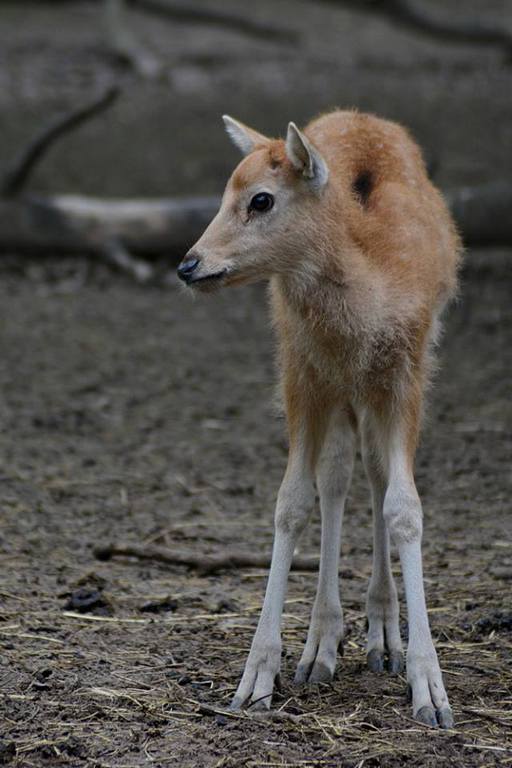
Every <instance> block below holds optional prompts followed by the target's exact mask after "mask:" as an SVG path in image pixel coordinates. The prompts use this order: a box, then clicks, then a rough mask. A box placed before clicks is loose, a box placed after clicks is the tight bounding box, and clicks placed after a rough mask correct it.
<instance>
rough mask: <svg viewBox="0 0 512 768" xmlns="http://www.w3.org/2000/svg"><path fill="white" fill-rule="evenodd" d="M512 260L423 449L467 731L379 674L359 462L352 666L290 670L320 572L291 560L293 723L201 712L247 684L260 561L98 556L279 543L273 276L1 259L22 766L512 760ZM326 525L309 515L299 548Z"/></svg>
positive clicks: (456, 335) (8, 676)
mask: <svg viewBox="0 0 512 768" xmlns="http://www.w3.org/2000/svg"><path fill="white" fill-rule="evenodd" d="M509 258H510V257H509V255H507V254H504V255H503V254H500V253H489V252H488V253H485V254H480V255H478V254H474V255H473V257H472V259H473V261H472V268H471V274H470V278H468V279H467V281H466V285H465V287H464V290H463V294H462V295H463V298H462V300H461V302H460V304H459V305H458V306H457V307H456V308H455V309H454V310H452V313H451V316H450V317H449V318H448V322H447V327H448V330H447V334H446V338H445V340H444V342H443V344H442V350H441V362H442V369H441V370H442V372H441V374H440V377H439V381H438V382H437V386H436V387H435V390H434V394H433V395H432V403H431V407H430V417H429V420H428V423H427V425H426V428H425V435H424V440H423V443H422V447H421V450H420V453H419V457H418V470H417V477H418V484H419V488H420V492H421V494H422V497H423V501H424V506H425V544H424V551H425V573H426V585H427V596H428V602H429V606H430V617H431V621H432V625H433V632H434V636H435V638H436V642H437V648H438V651H439V654H440V659H441V665H442V668H443V670H444V672H445V676H446V683H447V687H448V690H449V693H450V696H451V700H452V703H453V707H454V711H455V715H456V718H457V730H456V731H455V732H451V733H441V732H432V731H430V730H427V729H425V728H424V727H422V726H420V725H418V724H415V723H414V722H413V721H412V720H411V719H410V710H409V705H408V703H407V701H406V696H405V681H404V679H402V678H392V677H390V676H388V675H381V676H374V675H372V674H371V673H370V672H369V671H367V670H366V668H365V658H364V641H365V618H364V597H365V589H366V584H367V581H368V577H369V574H370V560H371V525H370V511H369V507H368V493H367V488H366V484H365V481H364V479H363V475H362V471H361V467H360V466H359V467H358V471H357V474H356V478H355V482H354V487H353V491H352V493H351V496H350V501H349V504H348V510H347V514H346V523H345V530H344V536H343V545H342V593H343V602H344V608H345V618H346V624H347V640H346V650H345V657H344V658H343V660H340V664H339V671H338V675H337V679H336V681H335V682H334V683H333V684H332V685H321V686H313V687H312V688H310V689H308V690H297V689H295V688H294V687H293V686H292V684H291V677H292V674H293V668H294V664H296V662H297V661H298V658H299V656H300V651H301V645H302V643H303V641H304V639H305V634H306V630H307V622H308V614H309V611H310V608H311V604H312V599H313V596H314V589H315V575H314V574H312V573H294V574H293V575H292V576H291V580H290V592H289V597H288V601H287V604H286V609H285V610H286V615H285V621H284V654H283V668H284V670H283V671H284V674H283V686H284V687H283V691H282V693H281V694H279V695H277V696H276V700H275V708H276V709H277V710H278V711H280V712H285V713H290V714H291V715H293V716H294V717H293V718H290V719H284V718H285V716H284V715H283V716H282V717H281V719H277V720H268V719H263V720H262V719H259V718H258V717H257V716H256V715H251V714H250V712H249V713H248V714H242V715H219V714H216V713H215V712H211V711H209V710H207V709H202V707H203V706H206V707H211V708H219V709H221V708H223V707H224V706H226V705H227V703H228V702H229V699H230V696H231V694H232V693H233V690H234V687H235V686H236V683H237V679H238V677H239V675H240V672H241V670H242V666H243V662H244V658H245V655H246V652H247V650H248V648H249V645H250V641H251V634H252V631H253V629H254V626H255V623H256V620H257V615H258V610H259V606H260V602H261V597H262V591H263V588H264V583H265V573H264V572H263V571H250V570H242V571H225V572H222V573H219V574H218V575H215V576H211V577H208V578H200V577H199V576H197V575H196V574H194V573H193V572H190V571H187V570H186V569H183V568H179V567H178V568H173V567H170V566H162V565H158V564H156V563H150V562H143V563H141V562H137V561H134V560H130V559H124V560H122V559H121V560H111V561H110V562H99V561H97V560H96V559H95V557H94V554H93V548H94V547H95V546H98V545H101V544H104V543H105V542H107V541H122V542H132V543H141V542H147V543H161V544H162V543H163V544H165V545H167V546H168V547H170V548H171V549H176V550H180V551H181V550H187V551H194V552H197V553H200V552H208V553H216V552H225V551H230V550H235V549H236V550H238V549H241V550H245V551H251V552H253V551H269V550H270V546H271V537H272V508H273V503H274V497H275V494H276V490H277V488H278V484H279V481H280V477H281V475H282V472H283V469H284V465H285V458H286V444H285V439H284V425H283V422H282V419H281V418H280V417H279V416H278V415H277V414H276V411H275V409H274V407H273V406H272V394H273V360H272V339H271V335H270V331H269V328H268V324H267V320H266V306H265V303H266V302H265V294H264V292H263V291H262V290H260V289H257V288H256V289H254V288H253V289H240V290H234V291H232V292H228V293H225V294H221V295H218V296H215V297H209V298H207V299H200V300H197V301H192V300H191V299H190V297H189V296H188V295H186V294H184V293H183V292H182V291H180V290H179V289H178V288H174V289H173V288H170V289H167V290H160V289H158V288H139V287H136V286H133V285H131V284H130V283H128V282H125V281H124V280H118V281H114V280H113V279H112V277H111V276H110V275H107V274H103V273H102V272H101V271H98V270H95V271H93V272H92V274H91V273H89V274H88V276H86V277H84V270H85V269H86V266H85V265H83V264H81V263H80V264H77V263H76V262H69V263H68V264H67V265H66V263H64V264H63V263H60V264H55V265H51V264H48V263H47V264H46V265H45V266H44V267H41V266H40V265H36V264H34V265H31V266H29V267H28V269H27V270H26V271H25V273H24V274H21V275H20V274H17V273H16V272H15V271H14V270H13V269H10V270H8V269H4V274H3V275H2V284H1V288H0V293H1V306H2V325H1V338H0V344H1V349H2V358H3V361H2V366H1V373H0V376H1V379H0V391H1V393H2V399H3V406H2V413H3V417H2V432H1V436H0V437H1V443H0V453H1V455H2V464H3V466H2V478H1V480H2V507H3V519H2V529H1V548H2V561H1V568H2V589H1V592H0V599H1V607H2V615H1V623H0V637H1V641H2V646H1V647H2V666H1V679H2V685H1V701H2V711H3V714H4V721H3V726H2V731H3V738H4V742H3V743H4V744H5V743H6V742H7V743H10V742H14V744H15V745H16V749H17V754H18V757H17V758H15V762H14V764H15V765H23V766H25V765H27V766H30V765H40V764H44V763H45V761H49V762H50V764H53V765H57V764H62V765H66V764H69V765H77V766H78V765H83V764H86V765H97V766H116V768H117V767H120V766H139V765H146V764H147V765H149V764H155V765H162V766H164V765H165V766H167V765H180V766H197V765H199V766H203V765H204V766H214V765H219V766H220V765H223V766H238V765H247V766H260V765H288V766H290V765H347V766H355V765H363V764H364V765H385V766H395V765H405V764H407V765H418V766H420V765H421V766H438V765H445V764H450V765H460V766H467V765H482V766H483V765H500V764H503V765H507V764H509V763H510V762H511V761H512V740H511V738H510V735H511V733H512V729H511V727H510V726H511V724H512V691H511V687H510V686H511V682H512V669H511V662H512V657H511V651H512V643H511V629H512V604H511V601H510V586H511V579H512V549H511V540H512V539H511V525H510V512H509V509H510V508H509V503H510V502H509V499H510V491H511V474H510V451H511V447H512V445H511V443H512V439H511V432H510V424H511V418H510V417H511V406H510V399H509V395H510V388H509V383H510V382H509V381H508V376H509V373H510V365H511V362H512V361H511V357H512V354H511V350H512V338H511V327H512V325H511V320H512V317H511V314H512V313H511V305H510V288H511V284H510V283H511V280H510V267H509ZM489 264H490V265H491V266H492V269H490V268H489ZM318 543H319V520H318V516H315V518H314V520H313V521H312V524H311V527H310V529H309V531H308V532H307V535H306V536H305V538H304V540H303V543H302V552H303V553H304V554H314V553H316V552H317V551H318ZM80 589H81V590H82V591H81V592H79V591H78V590H80ZM70 600H71V602H70ZM88 601H89V604H88ZM81 611H83V612H81ZM403 630H404V634H405V633H406V625H405V620H404V626H403ZM16 761H17V762H16ZM361 761H363V762H361Z"/></svg>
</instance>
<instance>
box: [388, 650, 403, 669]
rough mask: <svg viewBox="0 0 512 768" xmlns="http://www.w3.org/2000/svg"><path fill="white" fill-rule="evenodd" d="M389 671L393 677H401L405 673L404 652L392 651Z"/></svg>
mask: <svg viewBox="0 0 512 768" xmlns="http://www.w3.org/2000/svg"><path fill="white" fill-rule="evenodd" d="M388 669H389V671H390V672H391V674H392V675H399V674H400V673H401V672H403V671H404V655H403V653H402V651H390V652H389V661H388Z"/></svg>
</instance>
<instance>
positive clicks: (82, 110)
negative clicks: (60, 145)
mask: <svg viewBox="0 0 512 768" xmlns="http://www.w3.org/2000/svg"><path fill="white" fill-rule="evenodd" d="M119 93H120V90H119V88H118V87H117V86H111V87H110V88H108V89H107V91H105V93H102V94H101V96H99V97H96V98H95V99H94V100H93V101H91V102H89V104H86V105H85V106H82V107H79V108H76V107H75V109H73V110H72V111H71V112H68V113H67V114H65V115H63V116H62V117H59V118H58V119H57V120H55V122H53V123H52V124H51V125H49V126H48V127H47V128H43V129H42V130H41V132H40V133H39V134H38V135H37V136H35V138H33V139H32V141H31V142H30V143H29V144H28V146H27V147H25V149H23V150H22V151H21V152H20V154H19V155H18V157H17V158H16V159H15V160H14V162H13V165H12V167H11V169H10V170H9V171H7V173H6V174H5V177H4V180H3V182H2V184H1V186H0V197H15V196H16V195H18V194H19V193H20V192H21V191H22V189H23V188H24V186H25V185H26V183H27V181H28V178H29V176H30V174H31V173H32V171H33V170H34V168H35V166H36V164H37V163H38V162H39V161H40V160H41V158H42V157H43V155H44V153H45V152H46V151H47V150H48V149H49V147H50V146H51V145H52V144H53V143H54V142H55V141H56V140H57V139H58V138H59V137H60V136H62V135H64V134H65V133H69V132H70V131H72V130H74V129H75V128H77V127H78V126H79V125H81V124H82V123H85V122H86V121H87V120H90V119H91V117H95V116H96V115H99V114H100V113H101V112H104V111H105V110H106V109H108V108H109V107H110V106H111V105H112V104H113V103H114V101H115V100H116V99H117V97H118V96H119Z"/></svg>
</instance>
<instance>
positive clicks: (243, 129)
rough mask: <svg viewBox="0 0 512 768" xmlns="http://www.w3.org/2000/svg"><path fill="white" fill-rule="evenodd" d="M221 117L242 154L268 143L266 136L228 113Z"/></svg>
mask: <svg viewBox="0 0 512 768" xmlns="http://www.w3.org/2000/svg"><path fill="white" fill-rule="evenodd" d="M222 119H223V120H224V125H225V127H226V131H227V132H228V134H229V136H230V138H231V141H232V142H233V144H234V145H235V146H237V147H238V149H239V150H240V151H241V152H242V154H244V155H248V154H250V153H251V152H252V151H253V149H255V147H257V146H259V145H265V144H268V141H269V139H267V137H266V136H263V134H262V133H258V131H254V130H253V129H252V128H249V126H248V125H244V124H243V123H240V122H239V121H238V120H234V119H233V118H232V117H230V116H229V115H222Z"/></svg>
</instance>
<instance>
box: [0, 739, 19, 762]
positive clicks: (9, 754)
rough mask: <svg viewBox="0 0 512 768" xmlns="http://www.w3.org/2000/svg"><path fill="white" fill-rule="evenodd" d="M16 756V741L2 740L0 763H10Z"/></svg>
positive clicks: (0, 743)
mask: <svg viewBox="0 0 512 768" xmlns="http://www.w3.org/2000/svg"><path fill="white" fill-rule="evenodd" d="M14 757H16V744H15V743H14V741H4V740H3V739H1V740H0V765H5V764H6V763H10V762H11V760H12V759H13V758H14Z"/></svg>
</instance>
